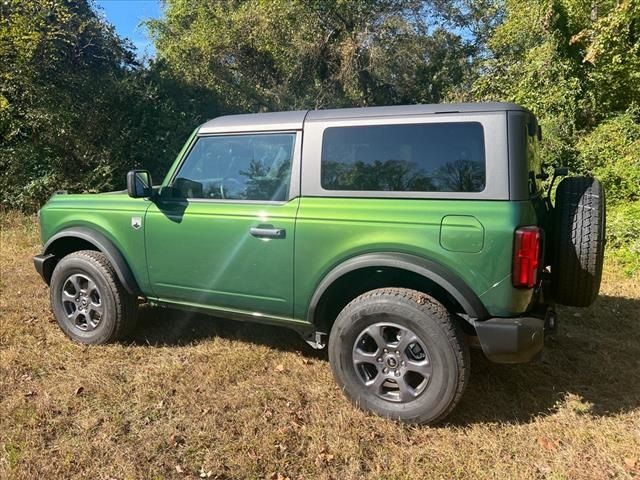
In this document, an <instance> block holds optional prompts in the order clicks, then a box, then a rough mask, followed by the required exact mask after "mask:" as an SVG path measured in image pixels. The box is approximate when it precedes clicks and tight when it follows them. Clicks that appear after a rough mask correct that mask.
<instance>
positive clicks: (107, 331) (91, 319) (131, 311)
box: [50, 250, 137, 344]
mask: <svg viewBox="0 0 640 480" xmlns="http://www.w3.org/2000/svg"><path fill="white" fill-rule="evenodd" d="M50 293H51V305H52V307H53V312H54V314H55V316H56V320H57V321H58V325H59V326H60V328H61V329H62V331H63V332H64V333H65V334H66V335H67V336H68V337H69V338H71V339H72V340H75V341H76V342H80V343H86V344H103V343H109V342H113V341H115V340H118V339H120V338H122V337H123V336H124V335H125V334H127V333H129V332H130V330H131V328H132V327H133V325H134V322H135V319H136V313H137V299H136V298H135V297H134V296H133V295H130V294H129V293H127V291H126V290H125V289H124V287H123V286H122V284H121V283H120V280H119V279H118V277H117V275H116V273H115V271H114V270H113V267H112V266H111V264H110V263H109V261H108V260H107V258H106V257H105V256H104V255H103V254H102V253H100V252H96V251H93V250H81V251H78V252H74V253H71V254H69V255H67V256H66V257H64V258H63V259H62V260H60V262H58V264H57V265H56V268H55V269H54V271H53V274H52V276H51V285H50Z"/></svg>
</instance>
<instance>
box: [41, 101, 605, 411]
mask: <svg viewBox="0 0 640 480" xmlns="http://www.w3.org/2000/svg"><path fill="white" fill-rule="evenodd" d="M541 138H542V134H541V129H540V127H539V126H538V123H537V121H536V118H535V117H534V115H533V114H532V113H531V112H529V111H527V110H526V109H524V108H522V107H520V106H517V105H514V104H507V103H481V104H443V105H413V106H398V107H373V108H358V109H339V110H317V111H316V110H313V111H296V112H279V113H259V114H247V115H232V116H224V117H220V118H216V119H214V120H211V121H209V122H207V123H205V124H203V125H201V126H200V127H199V128H197V129H196V131H195V132H194V133H193V134H192V135H191V137H190V138H189V139H188V141H187V142H186V144H185V146H184V148H183V149H182V151H181V152H180V153H179V155H178V157H177V159H176V160H175V163H174V164H173V166H172V167H171V168H170V169H169V172H168V174H167V175H166V177H165V178H164V180H163V181H162V183H161V184H160V185H159V186H153V185H152V181H151V176H150V174H149V172H148V171H144V170H134V171H131V172H129V173H128V175H127V190H126V191H123V192H113V193H104V194H81V195H68V194H65V193H59V194H56V195H54V196H52V197H51V199H50V200H49V201H48V202H47V203H46V205H45V206H44V207H43V208H42V209H41V210H40V212H39V218H40V227H41V236H42V241H43V243H44V251H43V253H42V254H41V255H38V256H36V257H35V259H34V261H35V266H36V269H37V270H38V272H39V273H40V275H41V276H42V278H43V279H44V281H45V282H46V283H47V284H48V285H49V286H50V292H51V305H52V308H53V312H54V314H55V317H56V319H57V321H58V323H59V325H60V328H61V329H62V331H63V332H64V333H65V334H66V335H68V336H69V337H70V338H71V339H73V340H75V341H77V342H81V343H86V344H102V343H106V342H112V341H115V340H118V339H121V338H123V337H125V336H126V335H127V333H128V332H129V331H130V330H131V328H133V326H134V324H135V320H136V310H137V308H138V304H139V303H141V302H143V301H144V302H147V303H149V304H151V305H155V306H161V307H172V308H177V309H185V310H195V311H199V312H204V313H206V314H210V315H212V316H218V317H225V318H231V319H236V320H248V321H253V322H265V323H270V324H276V325H281V326H284V327H289V328H291V329H294V330H296V331H297V332H299V333H300V334H301V335H302V336H303V337H304V338H305V339H306V340H307V341H308V342H309V343H310V344H311V345H312V346H313V347H315V348H323V347H325V345H328V356H329V361H330V364H331V368H332V370H333V373H334V376H335V379H336V381H337V383H338V384H339V385H340V387H341V388H342V389H343V391H344V393H345V394H346V395H347V396H348V397H349V398H350V399H351V400H352V401H353V402H354V403H355V404H356V405H358V406H359V407H361V408H363V409H365V410H368V411H372V412H375V413H377V414H378V415H382V416H385V417H390V418H394V419H399V420H402V421H405V422H412V423H434V422H437V421H439V420H442V419H444V418H445V417H446V416H447V415H448V414H449V413H450V412H451V411H452V409H453V408H454V406H455V405H456V403H457V402H458V400H459V399H460V397H461V395H462V393H463V391H464V388H465V385H466V384H467V381H468V377H469V347H470V346H471V347H478V348H481V349H482V350H483V352H484V354H485V355H486V356H487V357H488V358H489V359H491V360H493V361H496V362H504V363H517V362H527V361H530V360H532V359H534V358H536V357H538V356H539V354H540V352H541V351H542V348H543V344H544V338H545V333H547V332H548V331H550V330H553V329H554V328H555V325H556V321H557V320H556V314H555V311H554V302H555V303H559V304H564V305H573V306H582V307H584V306H588V305H589V304H591V303H592V302H593V301H594V299H595V298H596V296H597V294H598V290H599V286H600V278H601V271H602V261H603V249H604V228H605V225H604V224H605V203H604V192H603V190H602V186H601V184H600V182H598V180H596V179H593V178H587V177H567V178H564V179H563V180H562V181H561V182H560V183H559V185H558V188H557V189H556V190H555V196H554V202H552V200H551V198H552V195H551V192H552V186H553V183H554V180H556V177H557V176H566V173H567V172H566V169H562V168H559V169H556V170H555V172H554V173H553V180H551V181H548V182H546V183H545V182H544V181H545V180H547V177H548V175H549V173H548V172H546V171H545V168H544V165H543V163H542V160H541V158H540V154H539V144H540V141H541ZM545 185H546V187H545Z"/></svg>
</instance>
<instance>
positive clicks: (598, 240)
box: [551, 177, 606, 307]
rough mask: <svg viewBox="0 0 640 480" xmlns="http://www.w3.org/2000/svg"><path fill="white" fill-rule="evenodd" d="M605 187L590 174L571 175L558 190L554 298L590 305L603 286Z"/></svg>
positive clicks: (555, 218) (553, 237)
mask: <svg viewBox="0 0 640 480" xmlns="http://www.w3.org/2000/svg"><path fill="white" fill-rule="evenodd" d="M605 218H606V211H605V199H604V189H603V188H602V184H601V183H600V181H599V180H597V179H595V178H591V177H568V178H565V179H564V180H562V182H560V185H558V189H557V190H556V205H555V208H554V212H553V227H552V228H553V234H552V235H553V236H552V248H553V262H552V265H551V285H552V290H553V295H554V299H555V300H556V301H557V302H558V303H561V304H563V305H569V306H574V307H588V306H589V305H591V304H592V303H593V302H594V300H595V299H596V297H597V296H598V291H599V290H600V281H601V279H602V261H603V258H604V243H605V240H604V233H605Z"/></svg>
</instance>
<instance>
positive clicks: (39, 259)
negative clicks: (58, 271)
mask: <svg viewBox="0 0 640 480" xmlns="http://www.w3.org/2000/svg"><path fill="white" fill-rule="evenodd" d="M33 266H34V267H36V272H38V273H39V274H40V276H41V277H42V279H43V280H44V281H45V283H46V284H47V285H49V281H50V280H51V274H52V273H53V269H54V267H55V266H56V257H55V256H53V255H52V254H50V253H48V254H46V255H36V256H35V257H33Z"/></svg>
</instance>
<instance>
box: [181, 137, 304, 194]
mask: <svg viewBox="0 0 640 480" xmlns="http://www.w3.org/2000/svg"><path fill="white" fill-rule="evenodd" d="M294 145H295V133H278V134H252V135H220V136H211V137H200V138H198V139H197V141H196V144H195V145H194V146H193V148H192V149H191V151H190V152H189V155H188V156H187V158H186V159H185V161H184V163H183V164H182V167H181V168H180V170H179V171H178V174H177V176H176V178H175V180H174V182H173V186H174V187H175V188H176V189H177V190H178V194H179V195H180V196H182V197H184V198H206V199H223V200H225V199H226V200H263V201H285V200H286V199H287V197H288V195H289V182H290V179H291V162H292V159H293V150H294Z"/></svg>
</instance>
